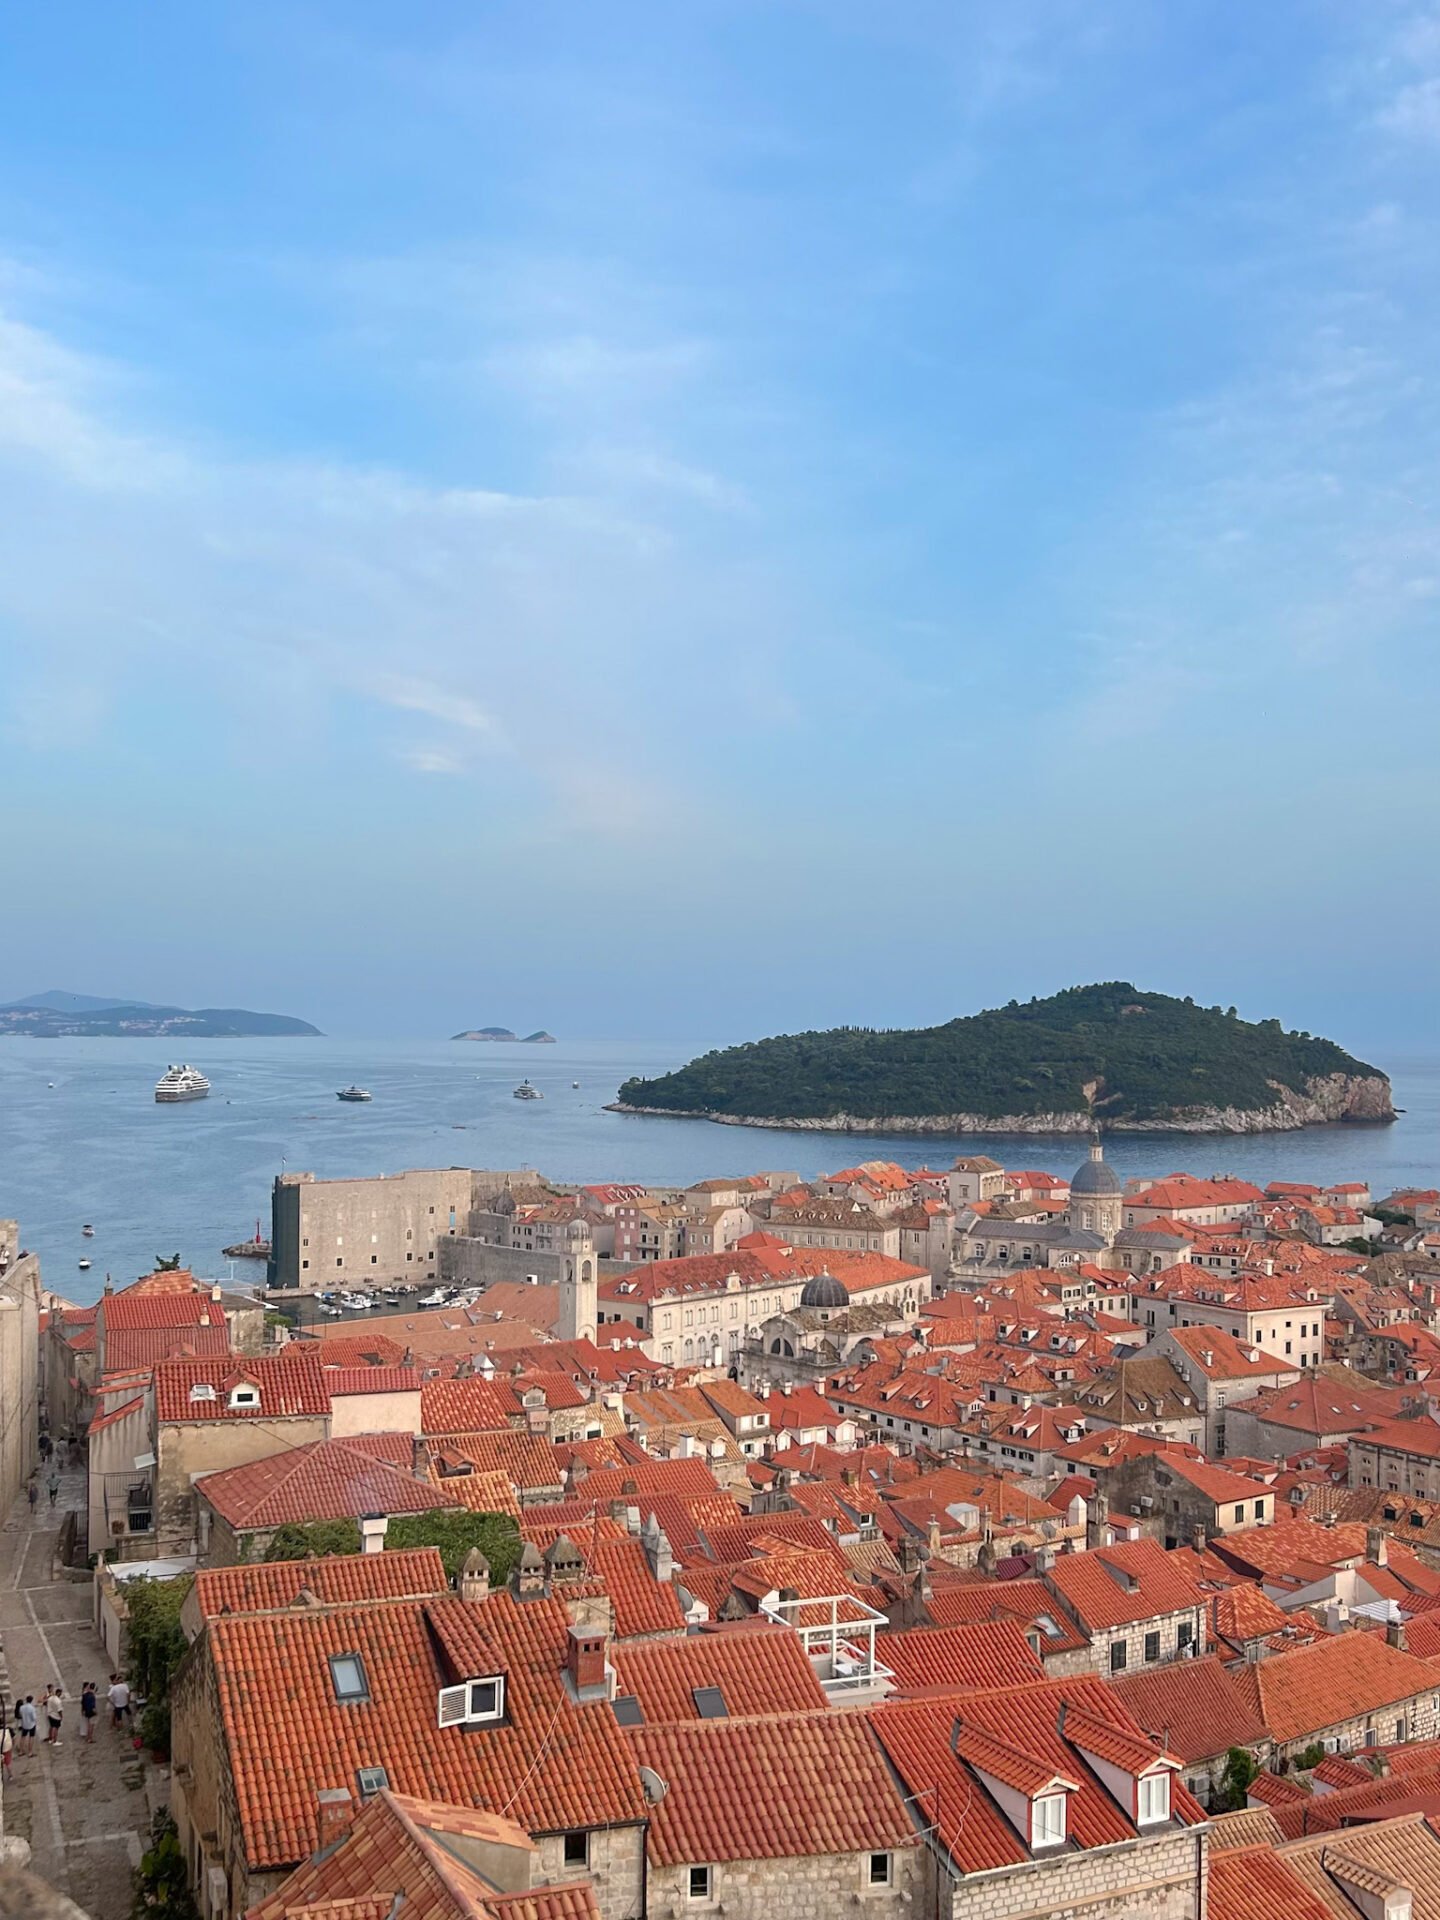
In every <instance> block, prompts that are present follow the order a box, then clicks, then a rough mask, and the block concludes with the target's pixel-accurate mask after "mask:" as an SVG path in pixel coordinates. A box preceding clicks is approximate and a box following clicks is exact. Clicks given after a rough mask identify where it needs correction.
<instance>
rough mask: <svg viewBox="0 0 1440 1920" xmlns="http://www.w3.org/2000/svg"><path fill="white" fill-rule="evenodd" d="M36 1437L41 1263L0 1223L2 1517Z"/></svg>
mask: <svg viewBox="0 0 1440 1920" xmlns="http://www.w3.org/2000/svg"><path fill="white" fill-rule="evenodd" d="M39 1435H40V1261H39V1257H38V1255H36V1254H33V1253H25V1252H24V1251H22V1249H21V1246H20V1227H19V1223H18V1222H17V1221H14V1220H0V1495H3V1497H4V1501H5V1508H4V1510H5V1512H7V1513H8V1512H9V1511H10V1506H11V1503H12V1502H13V1501H14V1499H15V1496H16V1495H17V1494H18V1493H19V1491H20V1489H21V1488H22V1487H23V1486H24V1485H25V1482H26V1481H27V1480H28V1479H29V1477H30V1475H31V1474H32V1473H33V1472H34V1470H35V1463H36V1458H37V1442H38V1440H39Z"/></svg>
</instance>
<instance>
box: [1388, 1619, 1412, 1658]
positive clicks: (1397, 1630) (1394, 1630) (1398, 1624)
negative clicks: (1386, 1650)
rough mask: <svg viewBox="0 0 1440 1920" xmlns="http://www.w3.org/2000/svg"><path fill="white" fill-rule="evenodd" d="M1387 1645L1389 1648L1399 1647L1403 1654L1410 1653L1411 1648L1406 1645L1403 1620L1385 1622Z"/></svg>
mask: <svg viewBox="0 0 1440 1920" xmlns="http://www.w3.org/2000/svg"><path fill="white" fill-rule="evenodd" d="M1385 1644H1386V1646H1387V1647H1398V1648H1399V1649H1400V1651H1401V1653H1408V1652H1409V1651H1410V1649H1409V1647H1407V1646H1406V1644H1405V1622H1404V1621H1403V1620H1387V1621H1386V1622H1385Z"/></svg>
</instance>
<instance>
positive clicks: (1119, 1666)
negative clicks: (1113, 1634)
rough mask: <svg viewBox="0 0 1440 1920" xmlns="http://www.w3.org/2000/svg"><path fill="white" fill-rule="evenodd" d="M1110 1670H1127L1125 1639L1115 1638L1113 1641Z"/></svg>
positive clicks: (1117, 1671)
mask: <svg viewBox="0 0 1440 1920" xmlns="http://www.w3.org/2000/svg"><path fill="white" fill-rule="evenodd" d="M1110 1671H1111V1672H1112V1673H1123V1672H1124V1671H1125V1642H1124V1641H1123V1640H1114V1641H1112V1642H1111V1645H1110Z"/></svg>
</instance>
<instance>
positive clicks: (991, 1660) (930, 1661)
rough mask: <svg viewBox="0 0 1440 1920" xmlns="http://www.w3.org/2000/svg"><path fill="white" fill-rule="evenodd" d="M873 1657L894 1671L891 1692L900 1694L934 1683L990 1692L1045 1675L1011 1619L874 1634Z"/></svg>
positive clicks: (954, 1687)
mask: <svg viewBox="0 0 1440 1920" xmlns="http://www.w3.org/2000/svg"><path fill="white" fill-rule="evenodd" d="M875 1657H876V1659H877V1660H879V1662H880V1663H881V1665H882V1666H886V1667H889V1669H890V1670H891V1672H892V1673H893V1674H894V1675H895V1688H896V1692H897V1693H900V1694H907V1693H908V1694H914V1693H920V1692H923V1691H928V1690H933V1689H934V1688H936V1687H944V1688H946V1689H947V1690H949V1691H956V1690H959V1689H965V1690H967V1691H968V1690H971V1689H988V1690H991V1691H993V1690H994V1689H995V1688H996V1687H1015V1686H1023V1685H1024V1684H1025V1683H1026V1682H1027V1681H1030V1680H1042V1679H1043V1678H1044V1677H1045V1669H1044V1668H1043V1667H1042V1666H1041V1664H1040V1662H1039V1661H1038V1660H1037V1659H1036V1657H1035V1655H1034V1654H1033V1653H1032V1652H1031V1649H1030V1642H1029V1641H1028V1640H1027V1639H1026V1637H1025V1632H1024V1629H1023V1628H1022V1627H1021V1625H1020V1624H1019V1622H1018V1621H1015V1620H987V1621H983V1622H977V1623H976V1624H974V1625H971V1626H959V1627H912V1628H910V1629H908V1630H907V1631H906V1632H903V1633H882V1634H878V1635H877V1636H876V1640H875Z"/></svg>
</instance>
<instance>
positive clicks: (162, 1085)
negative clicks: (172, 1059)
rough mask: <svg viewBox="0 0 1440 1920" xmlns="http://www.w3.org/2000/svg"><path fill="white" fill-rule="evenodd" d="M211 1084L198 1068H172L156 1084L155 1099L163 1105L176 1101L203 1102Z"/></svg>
mask: <svg viewBox="0 0 1440 1920" xmlns="http://www.w3.org/2000/svg"><path fill="white" fill-rule="evenodd" d="M209 1091H210V1082H209V1081H208V1080H207V1079H206V1078H205V1076H204V1074H203V1073H201V1072H200V1070H199V1069H198V1068H197V1067H187V1066H179V1067H171V1068H170V1069H169V1071H168V1072H166V1073H164V1074H162V1075H161V1077H160V1079H159V1080H157V1081H156V1083H155V1098H156V1099H157V1100H158V1101H160V1103H161V1104H162V1105H164V1104H166V1103H167V1102H170V1101H175V1100H203V1099H204V1098H205V1096H206V1095H207V1094H208V1093H209Z"/></svg>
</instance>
